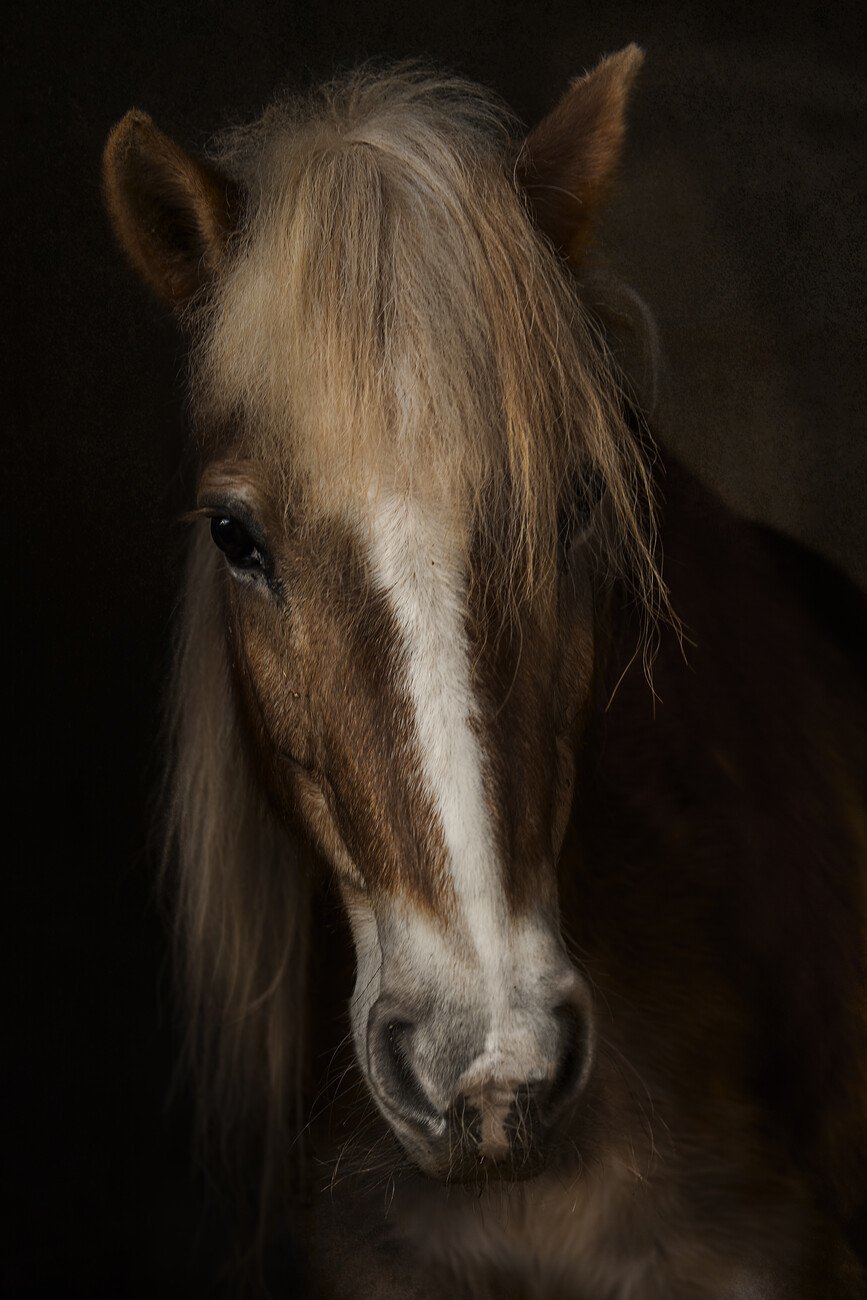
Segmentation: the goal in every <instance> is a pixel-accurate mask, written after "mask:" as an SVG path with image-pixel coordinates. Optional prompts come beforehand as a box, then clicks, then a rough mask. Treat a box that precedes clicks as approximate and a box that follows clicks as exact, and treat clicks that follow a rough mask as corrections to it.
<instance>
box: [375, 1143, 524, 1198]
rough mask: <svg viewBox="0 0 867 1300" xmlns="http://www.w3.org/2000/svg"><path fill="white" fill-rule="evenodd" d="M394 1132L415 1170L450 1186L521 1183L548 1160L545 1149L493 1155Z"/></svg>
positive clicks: (479, 1186)
mask: <svg viewBox="0 0 867 1300" xmlns="http://www.w3.org/2000/svg"><path fill="white" fill-rule="evenodd" d="M396 1136H397V1137H398V1139H399V1141H400V1144H401V1146H402V1147H403V1149H404V1151H405V1152H406V1154H407V1156H408V1157H409V1159H410V1161H411V1163H412V1165H413V1166H414V1167H415V1169H417V1170H418V1172H419V1173H421V1174H423V1175H424V1176H425V1177H426V1178H429V1179H431V1180H433V1181H434V1182H438V1183H445V1184H447V1185H448V1186H450V1187H452V1186H468V1187H478V1188H479V1189H483V1188H485V1187H487V1186H489V1185H491V1184H502V1185H508V1184H509V1183H523V1182H527V1181H529V1180H530V1179H533V1178H538V1177H539V1175H540V1174H542V1173H544V1172H545V1170H546V1169H547V1167H548V1164H549V1160H548V1153H547V1152H546V1151H544V1150H543V1149H541V1148H538V1147H534V1148H533V1149H532V1150H529V1151H528V1150H523V1151H520V1152H515V1153H510V1154H509V1155H507V1156H504V1157H501V1158H497V1159H493V1158H491V1157H489V1156H484V1155H482V1154H481V1153H480V1152H479V1151H478V1150H472V1149H469V1150H467V1149H461V1148H456V1147H455V1146H450V1145H449V1144H448V1142H443V1143H442V1144H439V1143H428V1142H425V1141H422V1140H420V1139H416V1140H413V1139H408V1138H407V1137H406V1136H404V1135H401V1134H399V1133H398V1134H396Z"/></svg>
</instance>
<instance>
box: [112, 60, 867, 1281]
mask: <svg viewBox="0 0 867 1300" xmlns="http://www.w3.org/2000/svg"><path fill="white" fill-rule="evenodd" d="M642 57H643V56H642V54H641V52H640V51H639V50H638V49H637V48H636V47H635V46H630V47H628V48H626V49H624V50H622V51H621V52H620V53H618V54H615V55H612V56H609V57H607V58H605V59H603V60H602V61H601V62H600V63H599V64H598V65H597V66H596V67H595V68H594V69H593V70H592V71H590V72H589V73H586V74H585V75H583V76H581V77H579V78H578V79H576V80H575V81H574V82H573V83H572V84H571V85H570V87H569V88H568V89H567V91H566V92H565V94H564V95H563V97H562V98H561V99H560V101H559V102H558V103H557V104H556V106H555V107H554V109H553V110H552V111H551V112H550V114H549V115H548V116H547V117H545V118H544V119H543V120H542V121H541V122H540V123H539V124H537V125H536V126H535V127H534V128H532V129H531V130H530V131H529V132H525V131H523V130H522V129H521V128H520V126H519V124H518V123H517V122H516V121H515V120H514V118H513V117H512V116H511V115H510V113H509V112H508V111H507V110H506V108H505V107H504V106H503V105H502V104H501V103H500V102H499V101H498V100H497V99H496V98H495V97H494V96H493V95H492V94H490V93H489V92H488V91H485V90H482V89H481V88H479V87H478V86H475V85H473V84H471V83H467V82H465V81H462V80H461V79H459V78H455V77H452V76H446V75H439V74H437V73H435V72H432V71H430V70H427V69H425V68H422V67H419V66H416V65H400V66H398V67H392V68H388V69H386V70H384V71H382V70H379V71H377V70H371V69H370V68H367V69H362V70H361V71H360V72H356V73H354V74H352V75H350V76H346V77H343V78H341V79H338V80H337V81H335V82H334V83H332V84H330V85H329V86H327V87H324V88H323V89H322V90H321V91H319V92H317V94H316V95H314V96H312V97H311V98H307V99H303V100H302V99H298V100H293V99H281V100H279V101H277V102H276V103H275V104H274V105H273V106H272V107H271V108H270V109H269V110H268V111H267V112H266V113H265V115H264V116H263V117H262V118H261V120H259V121H258V122H257V123H255V124H254V125H252V126H248V127H243V128H238V129H235V130H233V131H230V132H228V133H226V134H225V135H224V136H222V137H219V138H218V140H217V142H216V144H215V145H214V147H213V149H212V150H211V152H210V153H209V154H208V156H207V157H205V158H202V159H198V158H194V157H192V156H191V155H189V154H188V153H187V152H185V151H184V150H183V149H182V148H181V147H180V146H179V145H178V144H176V143H175V142H174V141H173V140H171V139H169V138H168V137H167V136H165V135H164V134H163V133H162V132H161V131H160V130H159V129H158V128H157V127H156V126H155V125H154V123H153V122H152V121H151V119H150V118H149V117H148V116H147V115H146V114H144V113H143V112H141V111H138V110H131V111H130V112H129V113H128V114H127V115H126V116H125V117H124V118H123V119H122V120H121V121H120V122H119V123H118V125H117V126H116V127H115V128H114V130H113V131H112V133H111V135H110V137H109V139H108V142H107V145H106V148H105V154H104V193H105V199H106V203H107V208H108V211H109V214H110V218H111V221H112V223H113V227H114V230H115V232H116V234H117V237H118V239H119V242H120V245H121V247H122V248H123V250H124V251H125V253H126V254H127V256H128V258H129V260H130V261H131V263H132V265H133V267H134V268H135V269H136V270H137V271H138V272H139V274H140V275H141V276H142V277H143V279H144V280H145V281H146V282H147V284H149V285H150V286H151V288H152V289H153V290H155V291H156V293H157V294H158V295H159V297H160V298H161V299H162V300H163V301H164V302H167V303H168V304H170V305H171V307H172V308H173V309H174V311H175V313H176V315H177V317H178V319H179V321H180V323H181V325H182V328H184V329H185V331H186V333H187V337H188V340H189V347H190V357H191V394H192V399H191V415H192V418H191V423H192V426H193V443H194V447H195V453H196V459H197V464H198V466H199V478H198V491H197V499H196V502H195V504H194V505H193V506H192V508H191V510H190V512H189V514H188V516H187V519H188V521H189V525H190V550H189V562H188V568H187V576H186V580H185V589H184V595H183V599H182V603H181V606H180V616H179V629H178V637H177V648H176V656H175V660H174V672H173V679H172V685H171V690H170V705H169V713H170V719H171V725H170V741H169V744H168V749H169V758H168V760H167V765H168V772H169V775H168V778H167V788H168V795H167V800H166V805H167V813H166V820H167V832H166V836H167V843H168V846H169V847H168V851H167V861H168V863H169V865H168V867H167V881H168V884H167V889H168V892H169V894H170V897H171V905H172V909H173V918H174V932H175V936H176V939H177V947H178V969H179V972H180V984H181V988H182V996H183V1005H184V1008H185V1023H186V1025H187V1054H188V1058H189V1060H190V1061H191V1062H192V1064H193V1067H194V1068H195V1070H196V1071H197V1074H196V1078H197V1080H198V1082H197V1093H198V1095H199V1097H200V1100H201V1106H202V1116H203V1118H202V1127H203V1130H204V1131H205V1132H206V1133H208V1134H210V1135H211V1137H214V1136H216V1138H217V1140H218V1142H219V1144H220V1145H221V1149H223V1150H225V1151H228V1152H237V1151H240V1152H242V1153H244V1154H242V1155H241V1156H240V1157H238V1159H239V1160H240V1162H241V1164H242V1168H243V1169H244V1170H246V1172H247V1173H248V1174H250V1175H251V1176H252V1174H251V1171H252V1169H253V1166H254V1165H255V1177H254V1178H253V1182H254V1183H255V1185H256V1187H257V1188H261V1189H262V1190H261V1202H262V1204H263V1205H264V1206H267V1205H274V1204H280V1205H281V1206H284V1205H285V1203H286V1202H285V1201H284V1200H283V1199H281V1197H282V1194H283V1193H286V1196H287V1197H288V1200H289V1201H290V1202H291V1203H292V1205H293V1207H294V1208H293V1210H292V1214H293V1215H294V1218H293V1220H292V1223H293V1225H294V1226H293V1229H292V1230H293V1232H294V1238H293V1239H294V1241H295V1242H296V1244H297V1243H299V1242H302V1241H303V1242H304V1243H306V1245H307V1247H308V1249H307V1264H306V1267H307V1277H308V1281H307V1285H308V1287H309V1289H310V1292H311V1293H312V1294H316V1295H323V1296H341V1297H342V1296H376V1297H387V1296H395V1297H398V1296H399V1297H408V1296H417V1297H436V1296H445V1295H449V1296H455V1295H466V1296H473V1297H485V1296H497V1297H502V1296H515V1297H519V1296H520V1297H524V1298H525V1300H529V1297H537V1298H540V1300H541V1298H547V1300H555V1298H558V1300H627V1298H629V1297H640V1300H657V1298H659V1300H662V1298H663V1297H664V1298H665V1300H687V1297H689V1298H691V1300H699V1298H700V1300H712V1298H713V1300H717V1298H721V1297H759V1296H781V1297H782V1296H785V1297H795V1296H820V1295H821V1296H822V1297H843V1296H852V1295H854V1294H856V1293H857V1292H858V1291H859V1289H860V1287H862V1286H863V1285H864V1283H865V1279H867V1271H865V1258H864V1253H863V1248H864V1241H865V1239H867V1234H864V1232H863V1229H864V1226H865V1223H867V1219H865V1207H867V1104H865V1103H867V1035H865V1032H864V1031H865V1007H867V999H865V991H867V979H865V974H867V971H865V947H864V938H865V934H867V930H865V919H867V915H865V914H867V890H865V874H864V867H865V848H867V817H865V810H864V803H863V798H862V796H863V789H862V787H861V786H860V785H859V762H860V761H861V760H863V754H864V752H865V751H864V717H865V709H864V704H865V696H864V687H863V679H862V674H861V671H860V670H861V663H860V660H861V652H862V650H863V642H862V641H860V640H859V637H860V633H861V631H862V630H863V605H862V604H861V603H860V599H859V597H858V596H857V594H856V593H855V590H854V588H852V587H851V586H849V585H848V583H847V581H846V580H845V579H844V578H843V577H842V576H841V575H840V574H839V573H837V572H836V570H834V569H833V568H832V567H831V566H830V565H829V564H827V563H825V562H824V561H821V560H819V559H818V558H816V557H814V556H811V555H810V554H809V553H808V552H806V551H805V550H803V549H802V548H800V547H799V546H798V545H797V544H795V543H794V542H791V541H787V540H785V539H784V538H782V537H780V536H778V535H776V534H774V533H772V532H771V531H770V530H767V529H764V528H762V527H761V526H759V525H756V524H752V523H748V522H746V521H744V520H742V519H739V518H738V517H736V516H735V515H734V514H733V513H732V512H730V511H729V510H728V509H727V508H726V507H724V506H723V505H722V503H721V502H720V501H718V500H717V499H716V498H715V497H714V496H713V495H712V494H711V493H710V492H709V491H707V490H706V489H705V488H703V487H701V486H700V485H699V484H698V483H697V482H696V481H695V480H694V479H692V477H691V476H690V475H689V474H688V473H687V472H686V471H685V470H684V469H683V468H682V467H681V466H680V465H678V464H677V462H676V461H674V460H673V459H671V458H669V457H667V456H666V455H665V454H664V453H663V452H662V450H660V449H659V448H658V447H657V446H656V444H655V443H654V442H653V440H652V439H651V435H650V430H649V428H648V422H647V418H646V415H645V413H644V412H643V411H642V409H641V404H640V401H639V400H638V398H637V396H636V392H635V390H634V388H630V386H629V382H628V380H627V378H626V376H625V374H624V373H623V371H622V368H621V367H620V366H619V364H618V362H617V361H616V360H615V359H614V355H613V352H614V344H613V342H612V340H613V334H612V326H611V322H610V321H606V319H605V313H604V311H603V310H602V308H601V307H600V306H599V301H600V296H599V295H598V294H597V293H595V291H594V290H593V287H592V284H593V279H592V276H591V275H590V273H589V271H588V270H587V268H588V267H589V266H590V265H591V261H592V246H593V235H594V231H595V229H596V227H597V225H598V222H599V220H600V214H601V212H602V208H603V205H604V200H605V197H606V194H607V193H608V191H609V189H610V187H611V185H612V184H613V182H614V179H615V175H616V171H617V168H618V165H619V160H620V156H621V152H622V144H623V138H624V132H625V122H626V108H627V102H628V99H629V93H630V88H631V86H632V84H633V81H634V78H635V74H636V72H637V70H638V67H639V65H640V63H641V61H642ZM347 1002H348V1007H349V1012H348V1031H347V1025H346V1019H345V1010H341V1008H345V1006H346V1004H347ZM287 1189H288V1190H287ZM239 1198H240V1194H239ZM263 1213H264V1215H265V1218H266V1219H267V1214H268V1212H267V1210H265V1211H263ZM284 1213H286V1214H288V1213H289V1211H288V1210H285V1209H281V1210H280V1211H279V1214H278V1216H277V1217H278V1218H279V1217H280V1216H282V1215H283V1214H284ZM239 1214H240V1211H239Z"/></svg>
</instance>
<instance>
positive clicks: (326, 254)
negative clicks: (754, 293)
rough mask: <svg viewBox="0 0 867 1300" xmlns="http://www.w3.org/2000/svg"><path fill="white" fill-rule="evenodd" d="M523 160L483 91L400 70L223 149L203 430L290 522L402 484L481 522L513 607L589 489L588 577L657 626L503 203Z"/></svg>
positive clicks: (608, 391) (578, 322) (607, 445)
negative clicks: (236, 227) (239, 219)
mask: <svg viewBox="0 0 867 1300" xmlns="http://www.w3.org/2000/svg"><path fill="white" fill-rule="evenodd" d="M517 139H518V132H517V129H516V125H515V123H514V122H513V120H512V119H511V117H510V116H509V114H508V113H507V111H506V110H505V109H504V108H503V107H502V106H501V105H500V104H499V103H498V102H497V101H495V100H494V99H493V98H492V97H491V96H490V95H489V94H487V93H486V92H485V91H483V90H482V89H480V88H479V87H477V86H473V85H471V84H468V83H465V82H463V81H460V80H457V79H448V78H445V79H444V78H438V77H435V76H432V75H431V74H428V73H426V72H423V71H419V70H418V69H415V68H405V67H404V68H399V69H397V70H395V71H392V72H390V73H388V74H386V75H373V74H369V73H361V74H355V75H354V76H352V77H351V78H349V79H348V80H344V81H341V82H338V83H336V84H333V85H331V86H329V87H327V88H326V89H325V90H324V91H322V92H320V94H319V95H318V97H317V98H316V99H314V100H313V101H312V102H292V103H280V104H278V105H276V106H275V107H273V108H272V109H270V110H269V111H268V112H267V113H266V114H265V116H264V117H263V118H262V119H261V121H260V122H258V123H257V124H255V125H254V126H252V127H247V128H244V129H242V130H238V131H234V132H232V133H230V134H229V135H227V136H225V137H223V139H222V141H221V143H220V144H219V146H218V147H217V149H216V151H215V158H216V161H217V162H218V164H219V166H220V167H221V168H222V169H223V170H224V171H226V172H228V173H229V174H231V175H232V176H233V177H235V178H236V179H237V180H239V181H240V182H241V184H242V186H243V188H244V190H245V191H246V193H247V194H248V195H249V206H248V212H247V218H246V222H245V224H244V227H243V229H242V230H241V231H240V232H239V235H238V237H237V240H236V244H235V247H234V250H233V255H232V256H231V258H230V260H229V265H228V269H227V272H226V274H224V275H223V276H221V277H220V278H219V281H218V284H217V286H216V290H215V292H214V293H213V295H212V296H211V297H210V298H209V299H208V300H207V302H206V304H205V305H204V307H202V306H201V304H200V310H199V313H198V319H197V325H198V346H197V349H196V357H195V365H194V384H195V393H196V396H197V410H198V422H199V427H200V428H201V429H202V431H203V436H204V437H205V438H206V439H207V437H208V432H209V430H211V429H213V428H225V425H226V422H227V421H230V422H231V425H232V428H233V430H235V436H236V437H239V438H240V440H241V441H242V443H243V444H244V446H245V449H246V450H247V451H248V452H249V453H250V454H253V455H255V456H257V457H260V458H262V459H263V461H264V462H265V463H266V464H267V465H269V466H271V467H275V468H276V467H279V468H280V470H281V471H282V473H283V475H284V476H285V480H286V484H285V486H286V491H287V494H288V499H290V500H291V501H292V502H293V503H294V504H297V503H298V502H299V500H300V499H302V498H304V497H307V498H309V499H311V500H312V501H314V502H315V504H316V506H317V508H324V509H326V510H340V509H344V510H345V508H346V503H347V500H348V499H350V498H351V497H352V496H353V495H357V496H359V497H360V498H362V499H364V498H365V497H366V496H368V495H369V493H370V491H371V489H372V487H375V486H376V485H379V484H382V483H383V482H387V483H389V484H390V485H394V484H395V482H396V483H397V485H398V486H400V487H401V488H405V489H407V490H413V491H433V492H436V493H437V494H438V495H439V496H440V498H441V499H443V498H444V499H446V500H448V501H450V502H452V503H453V506H454V517H455V519H456V521H459V522H458V524H457V527H458V528H459V529H461V530H462V531H463V533H464V535H465V536H466V537H467V538H468V539H469V537H470V536H471V534H472V531H473V530H474V529H478V528H479V527H481V528H483V529H485V528H487V527H488V526H489V523H490V521H496V523H497V526H498V528H499V549H500V552H501V553H502V555H503V558H504V562H505V565H506V567H507V569H508V571H509V574H510V576H512V577H515V578H517V579H518V586H519V587H520V588H522V589H530V588H532V587H533V585H534V583H535V582H536V580H537V579H538V578H539V576H540V575H541V574H543V573H545V572H546V571H548V570H549V567H550V565H551V563H552V562H553V559H554V555H555V549H554V548H555V539H556V535H557V518H558V512H562V510H563V508H564V503H568V502H569V501H570V500H571V499H572V498H574V496H575V492H574V485H575V484H576V483H578V482H580V481H582V480H583V479H584V478H585V477H586V476H587V475H588V474H591V473H592V474H593V475H594V476H595V479H596V481H597V482H601V483H602V484H603V485H604V487H605V489H606V490H607V498H608V502H609V505H610V512H609V514H610V518H611V525H612V526H611V527H610V528H609V529H608V531H607V533H606V537H605V558H606V562H607V563H608V564H610V565H611V567H612V568H614V569H615V570H617V571H619V572H622V573H625V574H627V575H628V576H629V578H630V581H631V582H632V583H633V584H634V586H635V588H636V589H637V591H638V592H639V594H640V598H641V600H642V601H643V602H645V603H647V604H648V605H649V607H650V609H651V611H652V612H656V611H657V609H658V608H659V606H660V605H661V604H662V603H663V601H664V596H663V588H662V584H661V580H660V578H659V572H658V569H657V566H656V562H655V558H654V551H655V537H654V523H653V510H652V496H651V488H650V481H649V476H648V472H647V468H646V465H645V462H644V458H643V455H642V449H641V448H640V447H638V446H637V445H636V442H635V439H634V436H633V435H632V434H630V433H629V431H628V430H627V429H626V428H625V426H624V420H623V414H622V404H621V396H620V392H619V389H618V384H617V382H616V380H615V377H614V374H613V368H612V366H611V365H610V364H609V362H608V361H607V359H606V357H605V355H604V348H603V346H602V344H601V342H600V339H599V336H598V331H596V330H595V329H594V327H593V325H592V324H591V322H590V319H589V317H588V314H587V312H586V311H585V309H584V308H583V307H582V304H581V301H580V299H579V294H578V289H577V285H576V282H575V279H574V277H573V276H572V274H571V273H570V271H569V270H568V268H567V267H566V265H565V264H564V262H563V261H562V259H561V258H560V257H559V256H558V255H557V254H556V253H555V251H554V250H553V249H552V247H551V246H550V245H549V244H548V243H547V241H546V240H545V238H544V237H543V236H541V235H540V234H539V232H538V230H537V229H536V227H535V226H534V224H533V222H532V220H531V215H530V213H529V212H528V208H527V203H526V200H525V198H524V196H523V194H522V192H521V191H520V189H519V187H518V185H517V183H516V180H515V174H516V166H517V161H518V156H519V148H518V146H517V144H516V140H517ZM570 487H571V491H570ZM504 525H505V528H504Z"/></svg>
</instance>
